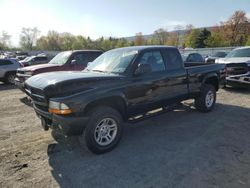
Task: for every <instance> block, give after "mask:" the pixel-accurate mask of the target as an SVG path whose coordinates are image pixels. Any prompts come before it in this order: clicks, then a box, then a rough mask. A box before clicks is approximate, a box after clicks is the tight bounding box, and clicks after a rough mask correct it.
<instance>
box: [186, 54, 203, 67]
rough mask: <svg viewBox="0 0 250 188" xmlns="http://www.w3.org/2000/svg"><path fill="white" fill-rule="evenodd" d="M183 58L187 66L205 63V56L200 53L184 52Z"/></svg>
mask: <svg viewBox="0 0 250 188" xmlns="http://www.w3.org/2000/svg"><path fill="white" fill-rule="evenodd" d="M182 60H183V62H184V64H185V66H186V67H191V66H198V65H203V64H204V63H205V61H204V58H203V57H202V55H201V54H199V53H189V54H183V55H182Z"/></svg>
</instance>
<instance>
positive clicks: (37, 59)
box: [35, 57, 48, 61]
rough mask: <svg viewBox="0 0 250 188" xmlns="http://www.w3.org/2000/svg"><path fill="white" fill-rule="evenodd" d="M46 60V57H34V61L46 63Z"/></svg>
mask: <svg viewBox="0 0 250 188" xmlns="http://www.w3.org/2000/svg"><path fill="white" fill-rule="evenodd" d="M47 59H48V58H47V57H35V60H36V61H46V60H47Z"/></svg>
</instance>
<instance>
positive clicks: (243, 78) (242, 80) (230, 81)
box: [226, 72, 250, 89]
mask: <svg viewBox="0 0 250 188" xmlns="http://www.w3.org/2000/svg"><path fill="white" fill-rule="evenodd" d="M226 83H227V85H229V86H232V87H238V88H247V89H250V72H248V73H247V74H240V75H234V76H229V77H227V78H226Z"/></svg>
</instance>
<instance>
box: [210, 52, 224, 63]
mask: <svg viewBox="0 0 250 188" xmlns="http://www.w3.org/2000/svg"><path fill="white" fill-rule="evenodd" d="M226 55H227V53H226V52H222V51H219V52H215V53H214V54H212V55H211V56H208V57H206V58H205V62H206V63H215V60H216V59H218V58H223V57H225V56H226Z"/></svg>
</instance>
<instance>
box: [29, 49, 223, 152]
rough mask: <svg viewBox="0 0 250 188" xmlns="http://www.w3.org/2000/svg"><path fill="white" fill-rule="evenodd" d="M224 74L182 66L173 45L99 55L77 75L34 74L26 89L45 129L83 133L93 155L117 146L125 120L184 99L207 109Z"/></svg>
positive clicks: (214, 68)
mask: <svg viewBox="0 0 250 188" xmlns="http://www.w3.org/2000/svg"><path fill="white" fill-rule="evenodd" d="M185 66H188V68H185ZM225 74H226V73H225V66H224V65H223V64H211V65H205V64H203V63H201V64H200V65H198V66H190V65H188V64H187V65H184V63H183V61H182V58H181V55H180V53H179V51H178V49H176V48H175V47H167V46H139V47H126V48H119V49H114V50H110V51H108V52H106V53H104V54H102V55H101V56H99V57H98V58H97V59H96V60H94V61H93V62H92V63H90V64H89V66H88V67H87V69H85V70H84V71H81V72H70V71H65V72H52V73H43V74H39V75H35V76H33V77H31V78H29V79H28V80H27V81H26V82H25V91H26V93H27V94H28V95H29V97H30V98H31V99H32V101H33V106H34V109H35V112H36V113H37V115H38V117H40V118H41V122H42V125H43V128H44V129H45V130H48V129H49V128H52V129H55V130H59V131H61V132H63V133H64V134H65V135H72V134H78V135H81V136H80V138H84V139H85V141H86V144H87V147H88V148H89V149H90V150H91V151H92V152H94V153H104V152H107V151H109V150H111V149H113V148H114V147H115V146H116V145H117V144H118V142H119V140H120V138H121V135H122V129H123V122H125V121H129V120H131V118H134V117H136V116H138V115H146V114H147V112H149V111H152V110H154V109H158V108H162V109H164V108H165V107H166V106H171V105H173V104H177V103H180V102H181V101H183V100H186V99H195V107H196V108H197V110H199V111H201V112H209V111H211V110H212V109H213V107H214V104H215V101H216V91H218V89H219V86H220V85H221V84H222V85H223V84H224V80H225Z"/></svg>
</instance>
